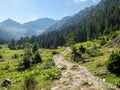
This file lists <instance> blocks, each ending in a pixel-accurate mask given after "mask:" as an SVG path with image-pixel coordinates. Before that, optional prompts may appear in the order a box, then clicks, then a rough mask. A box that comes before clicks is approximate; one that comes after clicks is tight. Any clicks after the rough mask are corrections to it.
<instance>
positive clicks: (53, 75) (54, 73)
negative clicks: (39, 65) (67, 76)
mask: <svg viewBox="0 0 120 90" xmlns="http://www.w3.org/2000/svg"><path fill="white" fill-rule="evenodd" d="M41 75H42V76H43V78H44V79H46V80H54V79H59V78H60V77H61V71H60V70H59V69H57V68H56V67H52V69H46V70H44V71H43V72H41Z"/></svg>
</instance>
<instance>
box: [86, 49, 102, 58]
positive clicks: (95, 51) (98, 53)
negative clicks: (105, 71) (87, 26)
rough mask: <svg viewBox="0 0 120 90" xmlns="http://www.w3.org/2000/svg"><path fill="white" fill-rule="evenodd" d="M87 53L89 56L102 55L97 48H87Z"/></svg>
mask: <svg viewBox="0 0 120 90" xmlns="http://www.w3.org/2000/svg"><path fill="white" fill-rule="evenodd" d="M87 54H88V55H89V56H90V57H97V56H100V55H102V53H100V51H99V50H97V49H89V50H87Z"/></svg>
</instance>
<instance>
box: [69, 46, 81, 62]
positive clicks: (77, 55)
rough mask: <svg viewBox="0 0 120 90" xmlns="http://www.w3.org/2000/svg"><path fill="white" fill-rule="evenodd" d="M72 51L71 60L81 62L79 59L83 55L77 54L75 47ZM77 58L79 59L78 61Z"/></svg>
mask: <svg viewBox="0 0 120 90" xmlns="http://www.w3.org/2000/svg"><path fill="white" fill-rule="evenodd" d="M71 49H72V53H71V60H72V61H75V62H79V58H81V54H80V53H78V52H77V49H76V48H75V47H74V46H72V47H71ZM77 57H79V58H78V59H77Z"/></svg>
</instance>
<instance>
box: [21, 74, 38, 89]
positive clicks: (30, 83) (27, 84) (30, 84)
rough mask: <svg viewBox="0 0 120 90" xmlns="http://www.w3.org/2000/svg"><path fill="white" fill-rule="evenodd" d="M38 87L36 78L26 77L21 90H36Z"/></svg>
mask: <svg viewBox="0 0 120 90" xmlns="http://www.w3.org/2000/svg"><path fill="white" fill-rule="evenodd" d="M36 85H37V81H36V80H35V78H34V76H33V75H29V76H27V77H25V79H24V82H23V85H22V87H21V89H22V90H35V88H36Z"/></svg>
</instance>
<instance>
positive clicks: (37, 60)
mask: <svg viewBox="0 0 120 90" xmlns="http://www.w3.org/2000/svg"><path fill="white" fill-rule="evenodd" d="M41 62H42V59H41V56H40V54H39V52H38V51H37V52H35V55H34V58H33V59H32V64H37V63H41Z"/></svg>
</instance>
